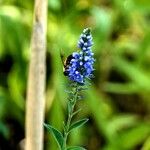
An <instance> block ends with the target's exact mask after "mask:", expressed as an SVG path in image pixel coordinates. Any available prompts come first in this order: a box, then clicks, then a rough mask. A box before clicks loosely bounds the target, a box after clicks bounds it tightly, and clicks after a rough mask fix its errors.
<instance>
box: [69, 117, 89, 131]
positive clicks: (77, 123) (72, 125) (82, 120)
mask: <svg viewBox="0 0 150 150" xmlns="http://www.w3.org/2000/svg"><path fill="white" fill-rule="evenodd" d="M88 120H89V119H87V118H85V119H81V120H78V121H76V122H74V123H72V124H71V126H70V128H69V131H71V130H73V129H75V128H79V127H81V126H82V125H84V124H85V123H86V122H87V121H88Z"/></svg>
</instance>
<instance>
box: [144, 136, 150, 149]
mask: <svg viewBox="0 0 150 150" xmlns="http://www.w3.org/2000/svg"><path fill="white" fill-rule="evenodd" d="M142 150H150V137H148V138H147V139H146V141H145V143H144V146H143V148H142Z"/></svg>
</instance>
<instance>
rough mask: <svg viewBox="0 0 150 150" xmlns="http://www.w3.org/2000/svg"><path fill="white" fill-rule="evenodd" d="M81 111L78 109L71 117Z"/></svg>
mask: <svg viewBox="0 0 150 150" xmlns="http://www.w3.org/2000/svg"><path fill="white" fill-rule="evenodd" d="M80 111H81V108H80V109H78V110H77V111H75V112H74V113H73V114H72V116H75V115H76V114H77V113H78V112H80Z"/></svg>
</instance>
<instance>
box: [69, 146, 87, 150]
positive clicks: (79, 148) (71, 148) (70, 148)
mask: <svg viewBox="0 0 150 150" xmlns="http://www.w3.org/2000/svg"><path fill="white" fill-rule="evenodd" d="M67 150H86V149H85V148H83V147H79V146H72V147H68V148H67Z"/></svg>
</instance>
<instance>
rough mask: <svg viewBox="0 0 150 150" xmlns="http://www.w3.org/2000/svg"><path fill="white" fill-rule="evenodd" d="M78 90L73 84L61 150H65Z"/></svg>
mask: <svg viewBox="0 0 150 150" xmlns="http://www.w3.org/2000/svg"><path fill="white" fill-rule="evenodd" d="M78 88H79V85H77V84H75V87H74V91H73V95H74V96H73V98H72V100H70V101H69V102H68V103H71V108H70V111H69V112H68V118H67V123H66V125H65V127H64V145H63V150H67V138H68V134H69V128H70V125H71V120H72V117H73V113H74V108H75V105H76V102H77V99H78Z"/></svg>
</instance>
